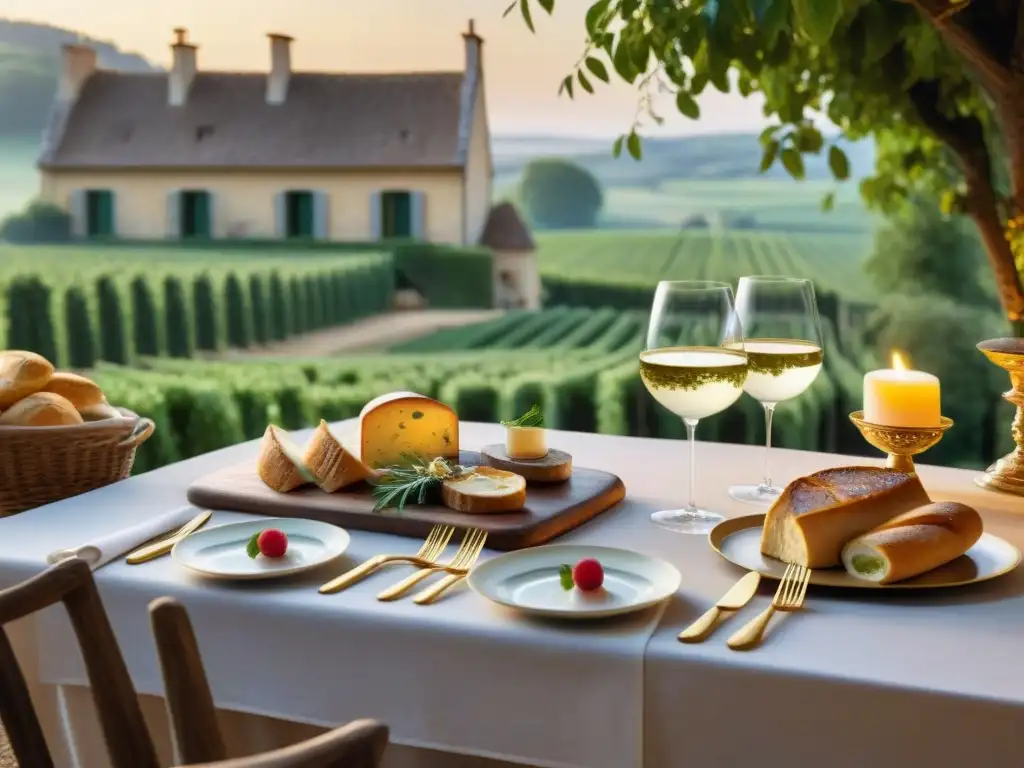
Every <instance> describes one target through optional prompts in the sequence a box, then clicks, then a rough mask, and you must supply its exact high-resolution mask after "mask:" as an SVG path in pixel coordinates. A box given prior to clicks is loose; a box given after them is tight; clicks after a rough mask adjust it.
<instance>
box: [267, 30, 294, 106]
mask: <svg viewBox="0 0 1024 768" xmlns="http://www.w3.org/2000/svg"><path fill="white" fill-rule="evenodd" d="M267 37H269V38H270V75H269V76H268V77H267V103H268V104H284V103H285V101H287V100H288V81H289V80H290V79H291V76H292V38H290V37H288V35H279V34H277V33H275V32H271V33H270V34H269V35H267Z"/></svg>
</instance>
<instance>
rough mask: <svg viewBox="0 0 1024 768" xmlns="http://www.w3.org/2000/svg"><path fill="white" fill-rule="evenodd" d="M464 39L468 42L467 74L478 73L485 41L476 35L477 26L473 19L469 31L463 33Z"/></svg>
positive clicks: (470, 21)
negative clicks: (481, 50)
mask: <svg viewBox="0 0 1024 768" xmlns="http://www.w3.org/2000/svg"><path fill="white" fill-rule="evenodd" d="M462 37H463V39H464V40H465V41H466V72H467V73H470V72H478V71H479V70H480V64H481V57H480V49H481V48H482V47H483V44H484V40H483V38H482V37H480V36H479V35H478V34H477V33H476V25H475V24H474V23H473V20H472V19H470V20H469V29H468V30H467V31H466V32H463V33H462Z"/></svg>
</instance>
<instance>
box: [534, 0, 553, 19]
mask: <svg viewBox="0 0 1024 768" xmlns="http://www.w3.org/2000/svg"><path fill="white" fill-rule="evenodd" d="M537 3H538V4H539V5H540V7H541V8H543V9H544V10H545V11H547V12H548V15H549V16H550V15H551V13H552V12H553V11H554V10H555V0H537Z"/></svg>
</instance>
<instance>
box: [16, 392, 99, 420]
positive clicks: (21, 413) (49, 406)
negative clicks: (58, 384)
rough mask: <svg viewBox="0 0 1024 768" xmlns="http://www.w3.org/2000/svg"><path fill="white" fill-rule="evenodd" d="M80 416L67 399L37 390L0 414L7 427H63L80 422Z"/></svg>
mask: <svg viewBox="0 0 1024 768" xmlns="http://www.w3.org/2000/svg"><path fill="white" fill-rule="evenodd" d="M81 423H82V416H81V414H80V413H79V412H78V411H77V410H75V406H73V405H72V404H71V403H70V402H68V400H66V399H65V398H63V397H61V396H60V395H55V394H53V393H52V392H37V393H36V394H34V395H29V396H28V397H26V398H23V399H21V400H19V401H18V402H16V403H15V404H14V405H12V406H11V407H10V408H8V409H7V410H6V411H4V412H3V413H2V414H0V425H3V426H7V427H63V426H68V425H71V424H81Z"/></svg>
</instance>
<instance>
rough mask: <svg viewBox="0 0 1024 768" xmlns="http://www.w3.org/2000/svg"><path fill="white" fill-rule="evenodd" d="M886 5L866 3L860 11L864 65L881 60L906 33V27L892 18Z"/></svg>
mask: <svg viewBox="0 0 1024 768" xmlns="http://www.w3.org/2000/svg"><path fill="white" fill-rule="evenodd" d="M890 10H891V9H890V7H889V5H888V4H887V3H868V4H867V5H866V6H864V9H863V10H862V11H861V16H863V18H864V24H865V30H864V62H863V63H864V64H865V65H867V64H874V63H876V62H878V61H880V60H881V59H882V57H884V56H885V54H887V53H888V52H889V51H891V50H892V47H893V46H894V45H896V42H897V41H898V40H899V39H900V37H901V36H902V35H903V33H904V32H905V31H906V25H905V24H901V23H900V21H899V19H898V18H894V16H893V14H892V13H891V12H890Z"/></svg>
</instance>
